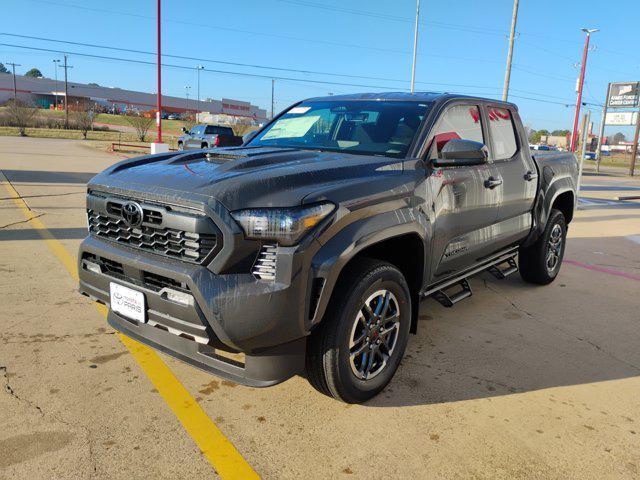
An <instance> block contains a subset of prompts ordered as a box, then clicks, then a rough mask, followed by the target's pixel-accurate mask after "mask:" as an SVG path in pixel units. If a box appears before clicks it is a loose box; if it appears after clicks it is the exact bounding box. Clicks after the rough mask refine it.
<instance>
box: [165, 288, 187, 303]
mask: <svg viewBox="0 0 640 480" xmlns="http://www.w3.org/2000/svg"><path fill="white" fill-rule="evenodd" d="M164 296H165V298H166V299H167V300H169V301H170V302H175V303H179V304H180V305H193V296H192V295H190V294H188V293H184V292H179V291H177V290H171V289H170V288H165V289H164Z"/></svg>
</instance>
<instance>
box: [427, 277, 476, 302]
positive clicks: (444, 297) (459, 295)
mask: <svg viewBox="0 0 640 480" xmlns="http://www.w3.org/2000/svg"><path fill="white" fill-rule="evenodd" d="M456 286H460V288H461V289H460V290H458V291H457V292H455V293H453V294H449V293H447V291H448V290H450V289H452V288H453V287H456ZM471 295H473V292H472V291H471V285H469V282H468V281H467V279H466V278H465V279H463V280H460V282H458V283H456V284H453V285H449V286H448V287H446V288H444V289H442V290H438V291H436V292H434V293H433V298H435V299H436V300H437V301H438V302H440V304H441V305H442V306H443V307H447V308H451V307H453V306H454V305H455V304H456V303H458V302H461V301H462V300H464V299H465V298H469V297H470V296H471Z"/></svg>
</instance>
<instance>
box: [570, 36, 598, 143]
mask: <svg viewBox="0 0 640 480" xmlns="http://www.w3.org/2000/svg"><path fill="white" fill-rule="evenodd" d="M582 31H583V32H584V33H586V34H587V36H586V38H585V41H584V51H583V52H582V65H581V68H580V78H579V79H578V98H577V100H576V113H575V115H574V117H573V130H572V131H571V151H572V152H575V151H576V146H577V143H578V120H579V119H580V107H581V105H582V87H584V73H585V70H586V68H587V54H588V53H589V39H590V38H591V34H592V33H595V32H597V31H598V29H597V28H583V29H582Z"/></svg>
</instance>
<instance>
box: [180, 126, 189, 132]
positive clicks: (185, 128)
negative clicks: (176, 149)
mask: <svg viewBox="0 0 640 480" xmlns="http://www.w3.org/2000/svg"><path fill="white" fill-rule="evenodd" d="M180 130H182V133H188V132H187V127H181V128H180Z"/></svg>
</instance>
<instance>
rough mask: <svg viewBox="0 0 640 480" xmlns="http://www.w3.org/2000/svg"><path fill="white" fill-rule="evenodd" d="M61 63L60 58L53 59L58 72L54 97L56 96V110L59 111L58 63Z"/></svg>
mask: <svg viewBox="0 0 640 480" xmlns="http://www.w3.org/2000/svg"><path fill="white" fill-rule="evenodd" d="M59 63H60V59H58V58H56V59H54V60H53V66H54V68H55V72H56V74H55V75H56V83H55V89H56V90H55V92H53V98H54V101H53V103H54V105H55V107H56V108H55V110H56V112H57V111H58V64H59Z"/></svg>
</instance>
